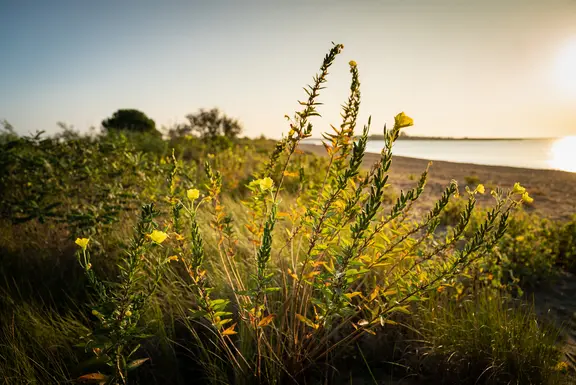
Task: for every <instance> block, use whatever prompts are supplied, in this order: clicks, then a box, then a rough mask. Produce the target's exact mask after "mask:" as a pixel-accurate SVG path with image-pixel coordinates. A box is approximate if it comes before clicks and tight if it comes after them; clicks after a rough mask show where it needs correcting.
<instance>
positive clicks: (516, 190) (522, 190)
mask: <svg viewBox="0 0 576 385" xmlns="http://www.w3.org/2000/svg"><path fill="white" fill-rule="evenodd" d="M525 192H526V189H525V188H524V187H522V186H521V185H520V183H518V182H516V183H514V187H513V188H512V194H524V193H525Z"/></svg>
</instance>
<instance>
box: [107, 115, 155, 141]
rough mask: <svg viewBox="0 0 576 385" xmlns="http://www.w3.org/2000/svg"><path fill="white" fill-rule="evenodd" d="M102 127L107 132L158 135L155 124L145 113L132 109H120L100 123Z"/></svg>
mask: <svg viewBox="0 0 576 385" xmlns="http://www.w3.org/2000/svg"><path fill="white" fill-rule="evenodd" d="M102 127H104V129H105V130H106V131H108V132H112V131H128V132H138V133H148V134H153V135H158V136H159V135H160V132H158V130H156V123H155V122H154V121H153V120H152V119H150V118H149V117H148V116H146V114H145V113H143V112H142V111H139V110H134V109H120V110H118V111H116V112H115V113H114V114H112V116H111V117H110V118H107V119H104V120H103V121H102Z"/></svg>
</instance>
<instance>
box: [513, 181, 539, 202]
mask: <svg viewBox="0 0 576 385" xmlns="http://www.w3.org/2000/svg"><path fill="white" fill-rule="evenodd" d="M512 194H520V195H521V196H522V201H523V202H526V203H532V202H534V198H532V197H531V196H530V195H529V194H528V191H526V188H525V187H523V186H522V185H520V183H518V182H516V183H514V187H513V188H512Z"/></svg>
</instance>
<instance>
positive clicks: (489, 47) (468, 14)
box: [0, 0, 576, 138]
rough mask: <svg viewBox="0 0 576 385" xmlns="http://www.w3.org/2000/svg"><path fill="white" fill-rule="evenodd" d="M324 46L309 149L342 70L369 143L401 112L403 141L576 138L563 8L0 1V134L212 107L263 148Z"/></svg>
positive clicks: (575, 95) (161, 122)
mask: <svg viewBox="0 0 576 385" xmlns="http://www.w3.org/2000/svg"><path fill="white" fill-rule="evenodd" d="M331 41H334V42H338V43H343V44H344V46H345V49H344V51H343V53H342V55H341V56H340V57H339V59H338V61H337V63H336V64H335V65H334V67H333V69H332V71H331V75H330V78H329V83H328V88H327V89H326V90H325V91H324V94H323V95H322V97H321V101H322V102H324V103H325V105H324V106H322V107H321V109H320V112H321V113H322V115H323V119H322V120H318V121H317V124H316V126H315V127H316V131H315V136H318V135H319V133H320V132H321V131H324V130H326V129H327V128H328V127H329V124H337V123H338V114H339V106H340V104H341V103H342V102H343V101H344V100H345V99H346V97H347V87H348V81H349V73H348V70H347V63H348V61H349V60H351V59H353V60H355V61H356V62H357V63H358V67H359V70H360V76H361V83H362V107H361V113H360V119H361V121H366V119H367V117H368V115H372V117H373V130H372V132H373V133H378V132H379V131H380V129H381V127H382V125H383V124H384V123H385V122H388V123H390V122H392V121H393V116H394V115H395V114H396V113H398V112H400V111H405V112H406V113H407V114H409V115H410V116H412V117H413V118H414V120H415V126H414V127H413V128H411V129H410V131H409V133H412V134H414V135H430V136H460V137H461V136H470V137H494V136H496V137H552V136H564V135H570V134H576V81H574V80H573V79H576V1H574V0H546V1H543V0H500V1H497V0H484V1H475V0H388V1H387V0H380V1H376V0H373V1H362V0H358V1H337V0H334V1H320V0H317V1H284V2H282V1H267V2H264V1H259V2H256V1H243V2H240V1H217V0H215V1H206V2H193V1H163V2H158V1H145V0H140V1H135V0H134V1H122V0H119V1H109V0H102V1H98V2H91V1H82V0H76V1H58V0H54V1H50V2H48V1H26V0H14V1H5V0H0V52H2V59H1V60H0V119H6V120H8V121H9V122H11V123H12V124H13V125H14V126H15V127H16V129H17V131H18V132H21V133H27V132H32V131H35V130H40V129H42V130H46V131H47V132H49V133H53V132H57V130H58V128H57V126H56V122H58V121H62V122H66V123H68V124H72V125H74V126H75V127H76V128H77V129H79V130H87V129H88V127H90V126H98V127H99V125H100V121H101V120H102V119H104V118H106V117H108V116H110V115H111V114H112V113H113V112H114V111H115V110H117V109H119V108H137V109H141V110H142V111H144V112H145V113H146V114H148V115H149V116H150V117H151V118H153V119H154V120H155V121H156V123H157V125H158V126H169V125H171V124H173V123H175V122H180V121H183V119H184V117H185V115H186V114H188V113H191V112H195V111H197V109H199V108H202V107H203V108H210V107H214V106H217V107H220V108H221V109H222V110H223V111H224V112H226V113H227V114H228V115H231V116H234V117H237V118H238V119H239V120H240V121H241V122H242V123H243V124H244V127H245V133H246V134H247V135H249V136H257V135H260V134H261V133H263V134H265V135H266V136H268V137H275V138H277V137H280V135H281V134H282V132H286V131H287V129H286V126H287V125H286V121H285V119H284V115H285V114H289V115H292V113H293V111H294V109H296V108H297V107H298V105H297V103H296V100H297V99H301V98H302V99H303V98H304V92H303V91H302V87H303V86H304V85H306V84H307V83H309V82H310V81H311V78H312V75H313V74H314V73H315V72H316V71H317V70H318V67H319V65H320V63H321V60H322V58H323V56H324V54H325V53H326V52H327V50H328V49H329V48H330V45H331V43H330V42H331ZM571 63H574V64H575V65H574V66H572V65H571Z"/></svg>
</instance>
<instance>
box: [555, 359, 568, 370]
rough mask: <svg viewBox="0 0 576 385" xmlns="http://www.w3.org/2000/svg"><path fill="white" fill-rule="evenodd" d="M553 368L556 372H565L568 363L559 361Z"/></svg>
mask: <svg viewBox="0 0 576 385" xmlns="http://www.w3.org/2000/svg"><path fill="white" fill-rule="evenodd" d="M554 369H555V370H556V371H558V372H565V371H567V370H568V364H567V363H566V362H564V361H560V362H558V364H556V367H555V368H554Z"/></svg>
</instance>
